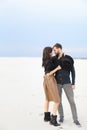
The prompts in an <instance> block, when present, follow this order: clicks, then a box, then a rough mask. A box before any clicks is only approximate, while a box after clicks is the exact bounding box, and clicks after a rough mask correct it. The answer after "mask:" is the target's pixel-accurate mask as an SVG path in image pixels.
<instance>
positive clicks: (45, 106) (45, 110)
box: [44, 100, 49, 112]
mask: <svg viewBox="0 0 87 130" xmlns="http://www.w3.org/2000/svg"><path fill="white" fill-rule="evenodd" d="M48 110H49V101H48V100H45V103H44V112H48Z"/></svg>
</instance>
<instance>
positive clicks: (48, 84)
mask: <svg viewBox="0 0 87 130" xmlns="http://www.w3.org/2000/svg"><path fill="white" fill-rule="evenodd" d="M42 66H43V67H44V70H45V76H44V82H43V85H44V91H45V96H46V100H45V107H44V121H50V124H52V125H54V126H60V124H58V123H57V111H58V105H59V103H60V97H59V93H58V88H57V83H56V80H55V78H54V75H53V74H54V73H55V72H56V71H58V70H60V69H61V67H60V66H58V67H57V68H55V66H54V64H53V62H52V48H51V47H45V48H44V50H43V58H42ZM50 101H53V102H54V105H53V110H52V115H51V116H50V112H48V109H49V102H50Z"/></svg>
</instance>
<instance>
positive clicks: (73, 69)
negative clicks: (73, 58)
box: [71, 65, 75, 89]
mask: <svg viewBox="0 0 87 130" xmlns="http://www.w3.org/2000/svg"><path fill="white" fill-rule="evenodd" d="M71 76H72V89H75V67H74V65H73V67H72V69H71Z"/></svg>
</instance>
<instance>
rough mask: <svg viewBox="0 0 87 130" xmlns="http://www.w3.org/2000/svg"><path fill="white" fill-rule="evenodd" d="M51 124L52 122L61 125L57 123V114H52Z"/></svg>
mask: <svg viewBox="0 0 87 130" xmlns="http://www.w3.org/2000/svg"><path fill="white" fill-rule="evenodd" d="M50 124H51V125H54V126H60V124H59V123H57V115H55V116H54V115H52V116H51V119H50Z"/></svg>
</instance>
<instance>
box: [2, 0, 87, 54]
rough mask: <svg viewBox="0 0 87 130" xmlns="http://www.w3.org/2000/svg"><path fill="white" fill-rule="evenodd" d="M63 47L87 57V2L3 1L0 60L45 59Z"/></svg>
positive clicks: (66, 50) (69, 52)
mask: <svg viewBox="0 0 87 130" xmlns="http://www.w3.org/2000/svg"><path fill="white" fill-rule="evenodd" d="M57 42H59V43H61V44H62V45H63V49H64V51H65V52H66V53H68V54H70V55H72V56H73V57H87V1H86V0H0V56H1V57H2V56H5V57H6V56H11V57H12V56H29V57H31V56H33V57H35V56H42V50H43V48H44V47H45V46H53V45H54V44H55V43H57Z"/></svg>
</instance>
